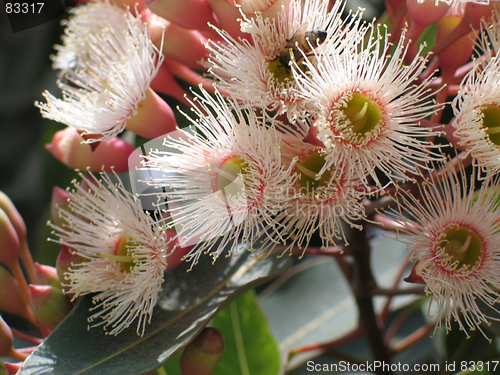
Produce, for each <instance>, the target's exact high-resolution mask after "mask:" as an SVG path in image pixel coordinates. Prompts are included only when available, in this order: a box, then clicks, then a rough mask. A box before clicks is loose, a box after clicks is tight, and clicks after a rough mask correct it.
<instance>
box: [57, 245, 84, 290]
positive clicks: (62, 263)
mask: <svg viewBox="0 0 500 375" xmlns="http://www.w3.org/2000/svg"><path fill="white" fill-rule="evenodd" d="M84 261H85V259H84V258H83V257H81V256H80V255H78V254H77V253H76V252H75V251H74V250H72V249H71V248H70V247H68V246H66V245H61V251H60V253H59V256H58V257H57V261H56V269H57V275H58V277H59V280H60V282H61V284H62V288H63V290H64V292H65V293H66V294H67V296H68V298H70V299H71V298H72V297H73V295H72V294H71V293H69V290H70V287H69V286H68V285H67V283H68V280H67V279H66V276H65V273H66V272H68V270H69V269H70V268H73V269H74V268H75V265H77V264H80V263H82V262H84Z"/></svg>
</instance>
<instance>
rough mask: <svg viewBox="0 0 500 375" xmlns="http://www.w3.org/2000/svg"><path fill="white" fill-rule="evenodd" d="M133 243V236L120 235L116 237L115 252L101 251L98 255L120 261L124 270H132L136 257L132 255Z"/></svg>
mask: <svg viewBox="0 0 500 375" xmlns="http://www.w3.org/2000/svg"><path fill="white" fill-rule="evenodd" d="M133 243H134V242H133V239H132V237H127V236H120V237H118V238H117V239H116V242H115V245H114V252H113V254H106V253H99V254H98V255H99V256H100V257H101V258H106V259H109V260H113V261H115V262H118V263H119V264H120V267H121V269H122V271H124V272H130V270H131V268H132V267H133V266H134V257H133V256H132V255H130V252H129V248H130V247H131V246H132V245H133Z"/></svg>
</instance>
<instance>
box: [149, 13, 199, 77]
mask: <svg viewBox="0 0 500 375" xmlns="http://www.w3.org/2000/svg"><path fill="white" fill-rule="evenodd" d="M147 19H148V26H149V30H150V38H151V41H152V42H153V44H154V45H155V46H156V47H158V49H160V48H161V51H162V52H163V54H164V55H165V56H167V57H170V58H172V59H175V60H177V61H179V62H180V63H182V64H184V65H186V66H188V67H190V68H191V69H195V70H203V69H204V67H203V66H202V65H200V64H199V63H198V62H199V61H200V60H203V59H206V58H207V56H208V53H209V52H208V50H207V49H206V48H205V46H204V44H203V42H206V38H205V37H204V36H203V34H201V33H200V32H199V31H197V30H188V29H184V28H182V27H180V26H177V25H176V24H174V23H172V22H170V21H167V20H165V19H163V18H160V17H158V16H156V15H155V14H153V13H150V14H149V15H148V16H147ZM162 38H163V39H162ZM162 40H163V45H162Z"/></svg>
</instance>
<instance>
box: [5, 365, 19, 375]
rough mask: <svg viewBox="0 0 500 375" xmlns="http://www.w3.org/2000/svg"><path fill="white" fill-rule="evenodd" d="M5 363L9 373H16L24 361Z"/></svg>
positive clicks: (12, 374)
mask: <svg viewBox="0 0 500 375" xmlns="http://www.w3.org/2000/svg"><path fill="white" fill-rule="evenodd" d="M3 365H4V366H5V369H6V370H7V375H15V374H17V372H18V371H19V369H20V368H21V366H22V365H23V362H17V363H9V362H5V363H4V364H3Z"/></svg>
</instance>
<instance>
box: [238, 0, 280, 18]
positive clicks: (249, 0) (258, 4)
mask: <svg viewBox="0 0 500 375" xmlns="http://www.w3.org/2000/svg"><path fill="white" fill-rule="evenodd" d="M235 3H236V4H239V5H240V6H241V11H242V12H243V13H245V14H246V15H247V16H249V17H252V16H254V15H255V13H261V14H262V17H263V18H264V19H266V18H277V16H278V14H280V13H281V8H282V7H285V8H286V9H287V13H288V8H289V4H290V1H289V0H235Z"/></svg>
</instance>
